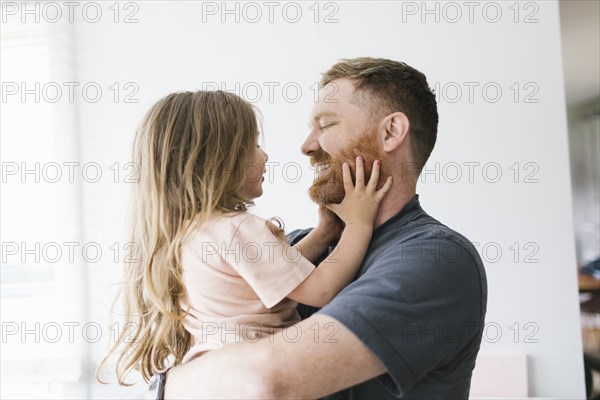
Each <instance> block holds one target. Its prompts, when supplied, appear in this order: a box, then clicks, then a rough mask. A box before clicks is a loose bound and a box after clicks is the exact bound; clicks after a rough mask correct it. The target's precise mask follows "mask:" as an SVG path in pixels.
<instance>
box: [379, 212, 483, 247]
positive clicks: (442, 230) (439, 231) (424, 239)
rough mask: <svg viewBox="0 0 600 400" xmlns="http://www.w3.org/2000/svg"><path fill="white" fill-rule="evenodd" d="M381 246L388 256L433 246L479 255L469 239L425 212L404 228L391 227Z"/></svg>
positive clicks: (382, 238) (382, 239) (383, 236)
mask: <svg viewBox="0 0 600 400" xmlns="http://www.w3.org/2000/svg"><path fill="white" fill-rule="evenodd" d="M380 244H381V245H383V246H384V247H385V248H386V250H387V251H386V253H388V254H389V253H393V252H395V251H402V250H406V248H407V247H410V246H413V247H415V246H416V247H422V248H425V247H427V246H433V247H431V248H436V249H437V248H439V247H440V246H441V247H446V248H448V250H450V249H449V248H450V247H458V248H460V249H462V250H465V251H467V252H469V253H474V254H475V255H476V254H477V251H476V250H475V246H474V245H473V243H472V242H471V241H470V240H469V239H467V237H465V236H464V235H463V234H461V233H459V232H458V231H456V230H454V229H452V228H450V227H448V226H447V225H445V224H443V223H441V222H440V221H439V220H437V219H435V218H433V217H432V216H430V215H428V214H426V213H425V212H423V213H421V214H420V215H418V216H416V217H415V218H414V219H412V220H411V221H409V222H408V223H406V224H404V225H402V226H397V227H390V229H388V231H387V232H385V234H384V235H382V237H381V243H380ZM431 248H430V251H431ZM475 258H478V257H475Z"/></svg>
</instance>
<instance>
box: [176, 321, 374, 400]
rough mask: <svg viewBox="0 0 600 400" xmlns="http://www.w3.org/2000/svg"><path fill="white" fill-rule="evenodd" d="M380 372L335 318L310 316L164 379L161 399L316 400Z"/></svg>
mask: <svg viewBox="0 0 600 400" xmlns="http://www.w3.org/2000/svg"><path fill="white" fill-rule="evenodd" d="M384 372H385V369H384V367H383V365H382V364H381V362H380V361H379V360H378V359H377V358H376V357H375V355H373V353H371V351H370V350H369V349H367V347H365V345H364V344H363V343H362V342H361V341H360V340H359V339H358V338H357V337H356V336H354V334H353V333H352V332H351V331H350V330H349V329H348V328H346V327H345V326H343V325H342V324H341V323H339V322H337V321H336V320H335V319H333V318H331V317H329V316H327V315H323V314H316V315H314V316H312V317H310V318H308V319H305V320H304V321H302V322H300V323H298V324H296V325H293V326H291V327H289V328H287V329H285V330H284V331H282V332H278V333H276V334H275V335H274V336H272V337H267V338H263V339H261V340H260V341H258V342H257V343H244V342H241V343H232V344H227V345H225V346H224V347H223V348H221V349H219V350H212V351H209V352H208V353H206V354H204V355H202V356H200V357H198V358H196V359H194V360H192V361H190V362H189V363H188V364H185V365H183V366H180V367H175V368H173V369H171V370H170V371H169V373H168V375H167V385H166V390H165V399H186V398H196V399H201V398H236V399H242V398H254V399H256V398H319V397H323V396H325V395H328V394H331V393H335V392H337V391H340V390H342V389H344V388H347V387H350V386H353V385H356V384H358V383H360V382H364V381H367V380H369V379H371V378H374V377H376V376H378V375H381V374H383V373H384Z"/></svg>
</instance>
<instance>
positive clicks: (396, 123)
mask: <svg viewBox="0 0 600 400" xmlns="http://www.w3.org/2000/svg"><path fill="white" fill-rule="evenodd" d="M409 128H410V122H409V120H408V117H407V116H406V114H404V113H402V112H395V113H392V114H390V115H388V116H386V117H385V118H384V120H383V126H382V130H381V132H382V135H383V150H384V151H385V152H386V153H390V152H392V151H394V150H396V149H397V148H398V147H400V146H401V145H402V143H404V142H405V141H406V140H407V138H408V129H409Z"/></svg>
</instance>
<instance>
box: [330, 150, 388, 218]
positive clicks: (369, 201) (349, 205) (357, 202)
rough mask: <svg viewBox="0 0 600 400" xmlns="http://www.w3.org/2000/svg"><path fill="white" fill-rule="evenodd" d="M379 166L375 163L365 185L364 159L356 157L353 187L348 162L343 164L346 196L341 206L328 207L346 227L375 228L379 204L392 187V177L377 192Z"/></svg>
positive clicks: (332, 205)
mask: <svg viewBox="0 0 600 400" xmlns="http://www.w3.org/2000/svg"><path fill="white" fill-rule="evenodd" d="M379 165H380V162H379V160H375V161H374V162H373V170H372V171H371V177H370V178H369V182H368V183H367V184H366V185H365V172H364V167H363V159H362V157H360V156H359V157H356V185H353V184H352V177H351V175H350V166H349V165H348V163H346V162H345V163H344V164H342V173H343V176H344V191H345V192H346V196H345V197H344V200H342V202H341V203H340V204H327V206H326V207H327V208H329V209H330V210H331V211H333V212H334V213H336V214H337V215H338V216H339V217H340V218H341V219H342V221H344V223H345V224H346V226H348V225H351V224H360V225H368V226H370V227H371V228H372V227H373V223H374V221H375V217H376V215H377V210H378V209H379V203H381V200H382V199H383V198H384V197H385V195H386V194H387V192H388V191H389V190H390V187H391V186H392V177H391V176H389V177H388V178H387V180H386V181H385V184H384V185H383V187H382V188H381V189H379V190H376V188H377V182H378V181H379Z"/></svg>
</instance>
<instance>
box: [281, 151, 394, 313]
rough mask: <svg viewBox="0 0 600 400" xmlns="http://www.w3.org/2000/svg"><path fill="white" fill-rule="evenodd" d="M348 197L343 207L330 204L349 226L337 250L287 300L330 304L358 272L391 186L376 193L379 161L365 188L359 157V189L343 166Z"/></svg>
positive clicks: (310, 303) (357, 159) (385, 185)
mask: <svg viewBox="0 0 600 400" xmlns="http://www.w3.org/2000/svg"><path fill="white" fill-rule="evenodd" d="M342 170H343V176H344V190H345V192H346V197H344V200H343V201H342V202H341V203H340V204H328V205H327V207H328V208H329V209H330V210H332V211H334V212H335V213H336V214H337V215H338V216H339V217H340V218H341V219H342V220H343V221H344V222H345V224H346V228H345V229H344V232H343V233H342V237H341V238H340V241H339V242H338V245H337V246H336V248H335V249H334V251H333V252H332V253H331V254H330V255H329V257H327V258H326V259H325V260H324V261H323V262H322V263H321V264H320V265H319V268H316V269H315V270H314V271H313V272H312V273H311V274H310V275H309V276H308V278H306V280H304V282H302V283H301V284H300V285H299V286H298V287H297V288H296V289H294V290H293V291H292V292H291V293H290V294H289V295H288V297H289V298H290V299H292V300H295V301H297V302H299V303H302V304H306V305H309V306H315V307H323V306H324V305H326V304H327V303H329V302H330V301H331V300H332V299H333V298H334V297H335V296H336V295H337V294H338V293H339V292H340V291H341V290H342V289H343V288H344V286H346V285H347V284H348V283H350V281H351V280H352V278H354V276H355V275H356V273H357V272H358V268H359V267H360V265H361V263H362V260H363V258H364V256H365V254H366V252H367V248H368V246H369V241H370V240H371V235H372V233H373V222H374V221H375V216H376V215H377V210H378V208H379V203H380V202H381V200H382V199H383V197H384V196H385V195H386V193H387V192H388V191H389V189H390V187H391V185H392V177H391V176H390V177H388V178H387V180H386V182H385V184H384V185H383V187H382V188H381V189H379V190H376V187H377V182H378V180H379V161H378V160H375V162H374V163H373V170H372V172H371V177H370V179H369V182H368V183H367V184H366V185H365V182H364V168H363V160H362V157H357V158H356V186H354V185H353V184H352V178H351V176H350V167H349V166H348V163H344V164H343V165H342Z"/></svg>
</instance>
